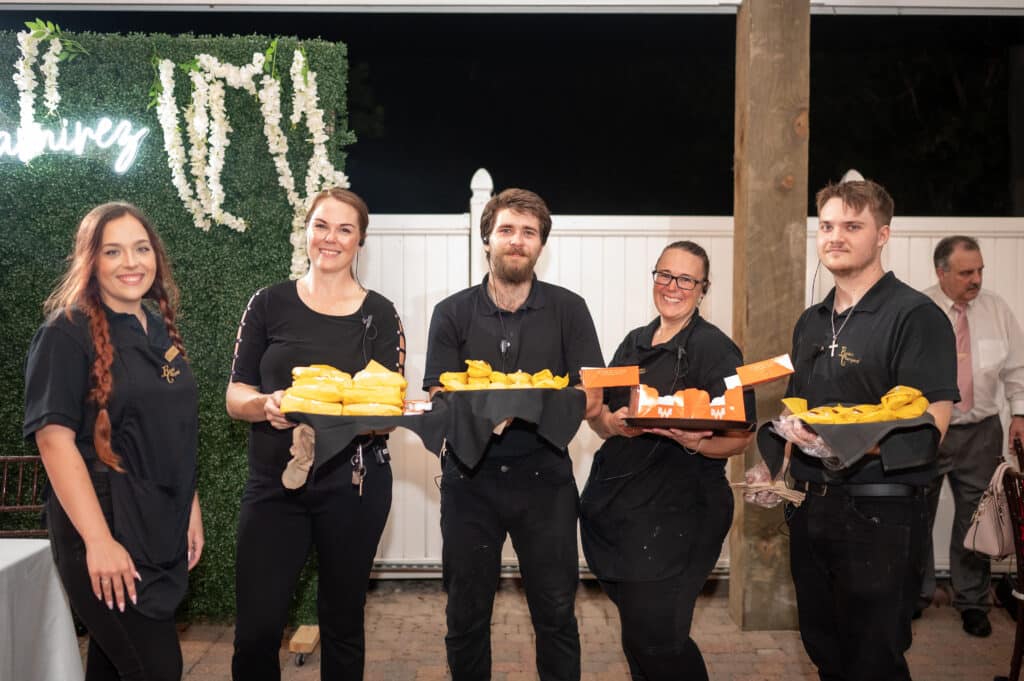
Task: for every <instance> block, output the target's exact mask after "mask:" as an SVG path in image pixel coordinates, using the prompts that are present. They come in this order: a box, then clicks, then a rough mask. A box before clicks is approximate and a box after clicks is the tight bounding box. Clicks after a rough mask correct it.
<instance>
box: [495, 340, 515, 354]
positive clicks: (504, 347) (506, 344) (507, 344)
mask: <svg viewBox="0 0 1024 681" xmlns="http://www.w3.org/2000/svg"><path fill="white" fill-rule="evenodd" d="M511 348H512V341H510V340H509V339H507V338H502V339H501V343H500V344H499V345H498V349H499V350H501V354H502V355H505V354H507V353H508V351H509V350H510V349H511Z"/></svg>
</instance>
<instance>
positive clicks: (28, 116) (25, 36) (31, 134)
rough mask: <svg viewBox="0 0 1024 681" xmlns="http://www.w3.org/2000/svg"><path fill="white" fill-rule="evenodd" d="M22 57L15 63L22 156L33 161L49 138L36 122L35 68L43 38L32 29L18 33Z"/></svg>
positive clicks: (19, 143)
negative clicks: (41, 132)
mask: <svg viewBox="0 0 1024 681" xmlns="http://www.w3.org/2000/svg"><path fill="white" fill-rule="evenodd" d="M18 51H19V52H20V53H21V57H20V58H19V59H18V61H16V62H15V63H14V84H15V85H17V87H18V109H19V114H20V115H19V121H18V159H19V160H21V161H23V162H26V163H27V162H28V161H31V160H32V159H33V158H35V157H36V156H38V155H39V154H41V153H42V152H43V146H44V145H45V141H44V140H43V136H42V135H41V134H39V131H40V129H41V126H40V125H39V124H38V123H36V85H37V81H36V73H35V71H33V70H32V67H33V66H35V63H36V57H37V56H38V55H39V39H38V38H36V37H35V36H33V35H32V34H31V33H29V32H28V31H21V32H19V33H18Z"/></svg>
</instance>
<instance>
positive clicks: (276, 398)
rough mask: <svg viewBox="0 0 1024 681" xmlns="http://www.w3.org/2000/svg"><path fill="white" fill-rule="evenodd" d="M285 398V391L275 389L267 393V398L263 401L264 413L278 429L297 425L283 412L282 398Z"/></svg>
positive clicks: (286, 428)
mask: <svg viewBox="0 0 1024 681" xmlns="http://www.w3.org/2000/svg"><path fill="white" fill-rule="evenodd" d="M283 398H284V391H283V390H275V391H274V392H272V393H270V394H269V395H267V399H266V400H265V401H264V402H263V413H264V414H265V415H266V417H267V421H269V422H270V425H272V426H273V427H274V428H277V429H278V430H288V429H289V428H294V427H295V425H296V424H294V423H292V422H291V421H289V420H288V419H287V418H285V415H284V414H282V413H281V400H282V399H283Z"/></svg>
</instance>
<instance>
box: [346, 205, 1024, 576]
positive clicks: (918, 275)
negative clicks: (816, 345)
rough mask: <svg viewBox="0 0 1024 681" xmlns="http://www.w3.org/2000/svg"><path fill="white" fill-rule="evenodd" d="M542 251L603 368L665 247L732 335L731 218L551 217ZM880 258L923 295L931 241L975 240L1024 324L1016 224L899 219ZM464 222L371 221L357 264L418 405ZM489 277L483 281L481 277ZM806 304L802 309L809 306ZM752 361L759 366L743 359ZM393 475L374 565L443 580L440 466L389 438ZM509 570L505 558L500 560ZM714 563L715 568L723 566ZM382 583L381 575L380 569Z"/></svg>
mask: <svg viewBox="0 0 1024 681" xmlns="http://www.w3.org/2000/svg"><path fill="white" fill-rule="evenodd" d="M552 221H553V229H552V232H551V237H550V238H549V240H548V243H547V246H546V247H545V249H544V252H543V255H542V257H541V260H540V262H539V263H538V268H537V272H538V276H539V277H540V278H541V279H543V280H545V281H549V282H552V283H555V284H558V285H560V286H564V287H566V288H568V289H570V290H573V291H576V292H577V293H579V294H580V295H582V296H583V297H584V298H585V299H586V301H587V306H588V307H589V308H590V311H591V314H592V315H593V317H594V322H595V326H596V328H597V332H598V337H599V339H600V342H601V349H602V351H603V354H604V357H605V360H606V361H608V360H610V359H611V357H612V354H613V353H614V352H615V349H616V348H617V347H618V345H619V342H620V341H621V340H622V338H623V337H624V336H625V334H626V333H627V332H628V331H629V330H631V329H634V328H636V327H638V326H641V325H643V324H646V323H648V322H649V321H650V320H651V319H653V318H654V316H655V315H656V312H655V309H654V305H653V302H652V299H651V279H650V274H649V273H650V270H651V269H653V266H654V264H655V262H656V261H657V258H658V256H659V255H660V254H661V251H662V249H663V248H664V247H665V246H666V245H667V244H668V243H670V242H672V241H676V240H679V239H690V240H693V241H696V242H697V243H699V244H700V245H701V246H703V247H704V248H705V249H706V250H707V252H708V256H709V258H710V259H711V273H712V276H711V280H712V282H713V284H712V287H711V290H710V291H709V292H708V295H707V296H706V298H705V299H704V302H703V304H702V306H701V313H702V314H703V315H704V316H705V318H707V319H708V320H709V321H711V322H712V323H713V324H715V325H717V326H718V327H719V328H721V329H722V330H723V331H725V332H726V333H731V329H732V298H733V284H732V266H733V263H732V250H733V238H732V218H730V217H666V216H649V217H621V216H575V215H571V216H567V215H563V216H556V217H554V218H553V220H552ZM895 222H896V226H895V227H894V229H893V230H892V234H891V237H890V242H889V244H888V245H887V246H886V250H885V251H884V253H885V256H884V263H885V265H886V267H887V268H888V269H891V270H892V271H893V272H894V273H895V274H896V276H897V277H899V278H900V279H902V280H904V281H906V282H908V283H910V284H911V285H913V286H915V287H918V288H924V287H926V286H930V285H931V284H933V283H934V281H935V277H934V272H933V270H932V264H931V257H932V251H933V249H934V247H935V244H936V243H937V242H938V240H939V239H940V238H941V237H942V236H945V235H947V234H950V233H953V230H951V229H949V227H950V226H952V227H953V229H955V231H956V232H957V233H963V234H970V235H972V236H975V237H977V238H978V239H979V241H980V243H981V246H982V252H983V254H984V256H985V263H986V267H985V286H986V288H988V289H989V290H992V291H995V292H997V293H999V294H1000V295H1002V296H1003V298H1004V299H1006V301H1007V302H1008V303H1009V304H1010V305H1011V307H1013V309H1014V312H1015V314H1016V315H1017V317H1018V319H1022V318H1024V268H1022V267H1021V264H1022V263H1024V220H1021V219H977V218H973V219H956V220H947V219H942V218H914V217H900V218H898V219H897V220H896V221H895ZM816 228H817V220H816V219H814V218H811V219H809V220H808V229H807V251H806V252H807V279H806V286H807V289H806V290H807V291H808V292H809V293H810V286H811V283H812V277H813V276H814V270H815V265H816V264H817V255H816V251H815V231H816ZM475 234H476V231H475V229H471V228H470V225H469V214H468V213H467V214H457V215H374V216H372V218H371V226H370V231H369V235H368V238H367V244H366V247H365V248H364V249H363V253H362V254H361V256H360V265H359V267H360V278H361V279H362V281H363V283H364V285H366V286H367V287H368V288H372V289H374V290H377V291H379V292H380V293H382V294H383V295H385V296H387V297H388V298H390V299H391V300H392V301H394V302H395V305H396V307H398V310H399V313H400V314H401V316H402V320H403V323H404V324H405V331H406V348H407V357H406V375H407V376H408V378H409V381H410V383H409V391H408V392H409V395H410V396H422V391H421V384H422V376H423V362H424V359H425V354H426V338H427V328H428V326H429V323H430V316H431V313H432V312H433V308H434V305H436V304H437V302H439V301H440V300H441V299H443V298H445V297H446V296H448V295H450V294H452V293H455V292H456V291H459V290H461V289H463V288H465V287H466V286H469V285H471V284H475V283H478V282H477V281H472V280H471V278H470V259H471V258H470V256H471V253H473V252H476V251H479V250H480V249H481V246H480V241H479V238H478V237H476V236H475ZM481 271H486V270H481ZM831 287H832V277H831V276H830V275H829V273H828V272H827V271H826V270H824V268H822V269H821V271H819V273H818V277H817V281H816V285H815V287H814V292H813V293H810V298H811V299H813V300H820V299H821V298H823V297H824V295H825V294H826V293H828V291H829V289H830V288H831ZM809 302H810V300H809ZM747 359H749V360H750V361H754V360H756V359H760V358H757V357H749V358H747ZM600 443H601V441H600V439H599V438H597V437H596V436H595V435H594V434H593V433H592V432H591V431H590V429H589V427H587V426H586V425H585V424H584V425H583V426H582V427H581V428H580V430H579V432H578V433H577V435H576V437H575V438H574V439H573V441H572V443H571V444H570V446H569V451H570V454H571V456H572V459H573V464H574V468H575V472H576V478H577V481H578V483H579V484H580V485H581V486H582V484H583V483H584V482H585V481H586V478H587V475H588V473H589V470H590V464H591V461H592V457H593V452H594V451H596V450H597V448H598V447H599V446H600ZM391 450H392V467H393V470H394V475H395V486H394V501H393V505H392V510H391V518H390V520H389V522H388V527H387V529H386V531H385V535H384V538H383V540H382V541H381V547H380V551H379V553H378V560H379V561H380V564H382V565H384V566H386V567H387V568H391V569H394V568H396V567H401V566H412V565H415V566H420V567H422V566H427V567H428V568H429V569H432V570H439V569H440V560H441V536H440V523H439V516H440V508H439V502H440V494H439V491H438V489H437V486H436V484H435V476H436V475H438V473H439V467H438V463H437V458H436V457H435V456H434V455H433V454H430V453H429V452H427V451H426V450H425V449H424V448H423V446H422V444H421V443H420V442H419V440H418V438H416V436H415V435H413V434H411V433H409V432H408V431H404V430H401V429H400V430H398V431H396V432H395V433H394V434H393V435H392V436H391ZM951 504H952V502H951V500H950V499H949V497H948V494H947V495H945V496H943V498H942V501H941V507H940V511H939V522H938V523H937V524H936V533H935V540H936V541H935V545H936V553H937V556H936V559H937V560H936V562H937V565H938V567H939V568H940V569H944V568H946V567H947V566H948V557H947V556H945V555H944V554H945V553H946V551H945V547H946V546H948V544H949V523H948V522H946V519H948V517H949V509H948V508H947V506H950V505H951ZM503 555H504V556H505V557H506V558H507V559H510V560H511V559H514V555H515V554H514V552H512V551H511V547H506V551H505V552H504V554H503ZM727 564H728V554H727V553H723V555H722V559H721V560H720V562H719V565H720V567H722V566H727ZM381 574H388V572H387V571H386V570H385V571H384V572H382V573H381Z"/></svg>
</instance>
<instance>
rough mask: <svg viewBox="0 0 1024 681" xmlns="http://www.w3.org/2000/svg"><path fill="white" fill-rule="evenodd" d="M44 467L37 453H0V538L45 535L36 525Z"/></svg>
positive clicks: (43, 484) (40, 503)
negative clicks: (20, 454)
mask: <svg viewBox="0 0 1024 681" xmlns="http://www.w3.org/2000/svg"><path fill="white" fill-rule="evenodd" d="M44 489H46V469H44V468H43V462H42V459H41V458H40V457H39V456H38V455H35V456H0V538H3V537H46V536H47V532H46V529H45V528H41V527H40V526H39V525H40V523H39V516H40V514H41V513H42V510H43V490H44Z"/></svg>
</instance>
